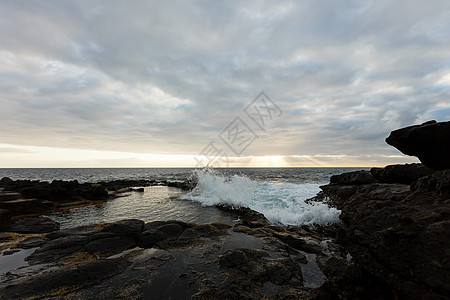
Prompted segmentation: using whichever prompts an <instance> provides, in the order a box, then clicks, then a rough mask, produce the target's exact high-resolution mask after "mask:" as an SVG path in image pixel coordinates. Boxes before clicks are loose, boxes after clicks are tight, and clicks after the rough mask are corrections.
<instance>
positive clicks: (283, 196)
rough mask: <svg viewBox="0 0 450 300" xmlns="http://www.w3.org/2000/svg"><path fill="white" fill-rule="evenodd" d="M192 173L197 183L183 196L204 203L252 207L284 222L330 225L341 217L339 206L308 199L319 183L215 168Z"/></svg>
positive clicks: (271, 218)
mask: <svg viewBox="0 0 450 300" xmlns="http://www.w3.org/2000/svg"><path fill="white" fill-rule="evenodd" d="M193 177H195V178H196V181H197V185H196V186H195V188H194V189H193V190H192V191H191V192H190V193H188V194H186V195H184V196H183V197H182V199H186V200H192V201H196V202H199V203H201V204H202V205H204V206H213V205H216V204H228V205H231V206H234V207H249V208H251V209H253V210H255V211H258V212H260V213H262V214H264V215H265V216H266V217H267V218H268V219H269V220H270V221H271V222H273V223H281V224H284V225H314V224H319V225H327V224H332V223H335V222H337V221H338V220H339V214H340V211H339V210H337V209H336V208H333V207H329V206H328V205H327V204H326V203H322V202H310V201H308V202H306V201H305V200H306V199H309V198H311V197H313V196H315V195H316V194H317V192H318V191H319V184H315V183H302V184H295V183H289V182H270V181H254V180H251V179H250V178H248V177H247V176H245V175H237V174H234V175H229V176H225V175H224V174H222V173H221V172H219V171H218V170H215V169H213V168H205V169H201V170H195V171H194V176H193Z"/></svg>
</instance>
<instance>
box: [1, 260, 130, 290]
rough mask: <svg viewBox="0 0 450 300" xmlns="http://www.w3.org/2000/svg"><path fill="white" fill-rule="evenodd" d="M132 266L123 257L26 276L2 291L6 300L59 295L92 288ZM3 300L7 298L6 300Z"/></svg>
mask: <svg viewBox="0 0 450 300" xmlns="http://www.w3.org/2000/svg"><path fill="white" fill-rule="evenodd" d="M128 265H129V263H128V262H127V261H125V260H123V259H121V258H116V259H102V260H95V261H91V262H87V263H81V264H79V265H76V266H73V267H67V268H62V269H57V270H54V271H47V272H44V273H42V274H39V275H35V276H32V277H25V278H22V280H18V281H17V282H16V283H15V284H13V285H10V286H8V287H6V288H5V289H4V290H2V294H3V297H5V298H4V299H23V298H28V297H32V298H35V297H36V296H39V298H41V297H46V296H53V297H55V296H57V297H58V296H59V297H58V298H60V297H62V295H64V294H65V293H67V292H70V291H71V290H74V289H80V288H83V287H88V286H91V285H93V284H95V283H99V282H101V281H103V280H105V279H108V278H110V277H112V276H114V275H116V274H119V273H121V272H123V271H124V270H125V269H126V268H127V267H128ZM2 299H3V298H2Z"/></svg>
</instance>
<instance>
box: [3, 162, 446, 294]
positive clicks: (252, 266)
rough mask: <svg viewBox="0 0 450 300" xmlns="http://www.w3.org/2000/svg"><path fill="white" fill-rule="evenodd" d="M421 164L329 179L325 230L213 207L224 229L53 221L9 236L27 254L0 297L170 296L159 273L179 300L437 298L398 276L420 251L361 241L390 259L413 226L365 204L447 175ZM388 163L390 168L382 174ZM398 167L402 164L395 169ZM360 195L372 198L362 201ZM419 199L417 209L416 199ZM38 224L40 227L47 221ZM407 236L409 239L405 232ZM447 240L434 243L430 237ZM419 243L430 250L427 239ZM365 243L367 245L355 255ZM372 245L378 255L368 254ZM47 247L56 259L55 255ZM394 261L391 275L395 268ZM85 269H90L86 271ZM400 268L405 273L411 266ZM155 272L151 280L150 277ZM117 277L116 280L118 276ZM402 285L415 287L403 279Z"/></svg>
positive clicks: (394, 198) (410, 195) (405, 195)
mask: <svg viewBox="0 0 450 300" xmlns="http://www.w3.org/2000/svg"><path fill="white" fill-rule="evenodd" d="M411 168H413V169H415V170H416V172H415V173H416V177H418V178H414V175H411V174H412V173H414V172H412V171H411ZM424 168H425V167H423V166H421V165H398V166H394V167H392V166H389V167H386V168H384V169H379V168H374V169H372V172H369V171H357V172H350V173H345V174H342V175H338V176H333V177H332V178H331V179H330V184H328V185H326V186H323V187H322V192H321V193H319V194H318V195H317V196H316V198H315V199H312V200H319V198H320V200H322V201H323V200H324V201H328V202H329V203H330V204H332V205H334V206H336V207H338V208H340V209H342V216H341V220H342V222H341V223H340V224H337V225H333V226H315V227H313V226H280V225H276V224H271V223H270V222H269V221H268V220H267V219H266V218H265V217H264V216H263V215H262V214H260V213H257V212H255V211H252V210H250V209H248V208H241V209H234V208H232V207H229V206H219V207H218V208H219V209H222V210H224V211H226V212H227V213H230V214H232V215H235V216H236V217H238V218H239V219H240V222H238V223H236V224H235V225H234V226H233V227H231V226H230V225H229V224H223V223H217V224H214V223H212V224H207V225H199V224H193V223H185V222H180V221H166V222H149V223H144V222H143V221H140V220H123V221H119V222H116V223H111V224H97V225H93V226H91V227H86V226H84V227H81V228H71V229H65V230H58V226H57V224H53V228H52V229H51V232H50V233H40V234H39V233H33V234H24V233H22V234H19V233H16V234H12V235H11V238H10V242H12V243H13V244H16V245H15V246H14V245H11V246H10V248H11V249H10V250H13V249H14V247H17V248H18V249H23V248H25V249H33V254H31V255H29V256H28V257H27V258H26V260H27V262H28V263H29V264H30V266H27V267H22V269H21V270H20V271H17V270H16V271H14V270H12V272H8V273H7V274H6V275H5V276H4V278H2V284H1V287H0V288H1V289H2V294H3V296H1V297H0V298H1V299H15V298H23V297H29V296H33V297H38V298H39V297H44V298H46V297H60V296H84V297H88V298H92V297H94V298H95V297H98V296H100V294H101V293H103V294H102V295H110V296H111V295H114V294H116V293H118V292H119V290H120V291H121V293H122V294H123V295H124V297H125V296H126V297H128V296H133V297H138V298H139V297H143V298H145V297H146V295H147V296H148V295H150V293H152V295H155V294H154V293H157V295H159V296H161V297H162V298H164V297H169V296H170V295H169V294H167V290H166V289H161V288H157V287H156V285H157V284H161V280H162V279H163V278H166V279H165V280H168V279H167V278H168V277H170V282H171V284H173V285H174V286H177V287H178V288H177V289H175V290H172V291H171V292H172V293H174V294H171V296H174V295H175V294H177V295H182V294H183V293H185V294H183V295H184V298H190V297H192V298H193V299H205V298H206V299H211V298H216V297H225V298H230V299H234V298H237V297H238V296H239V297H243V298H246V299H260V298H262V297H263V296H269V295H272V296H271V297H275V298H276V299H284V298H289V297H295V299H303V298H311V299H332V298H333V295H336V293H337V294H338V295H341V296H342V297H354V296H355V295H357V296H358V297H364V298H366V299H389V298H392V299H394V298H395V297H397V298H400V299H402V298H405V299H406V298H409V297H411V295H413V294H417V293H419V294H420V295H426V296H427V297H428V296H429V297H437V296H442V295H445V294H442V293H441V292H440V291H443V292H446V291H445V288H446V287H445V285H443V286H442V285H441V286H436V287H433V286H430V284H429V283H428V282H427V278H428V277H429V276H431V275H432V274H428V273H426V274H427V278H411V279H410V280H408V277H405V274H402V273H401V272H404V271H403V269H405V268H408V267H407V266H408V265H410V264H411V260H412V259H422V260H423V257H424V255H423V254H421V255H420V256H417V255H416V256H417V257H414V256H411V254H410V253H408V249H410V248H408V247H404V244H399V247H397V248H395V251H394V252H398V255H397V256H396V257H395V259H394V258H392V259H390V260H387V261H386V260H381V261H380V260H379V259H378V257H379V255H380V253H383V251H386V252H387V251H388V249H384V248H382V247H378V248H377V247H376V245H374V244H370V243H375V242H379V239H380V235H381V236H382V238H384V239H385V240H386V239H387V241H388V242H390V243H391V244H390V245H389V247H391V248H390V249H389V252H388V253H389V256H392V251H393V249H394V248H392V247H393V245H392V243H394V244H395V243H400V240H399V239H398V236H400V237H402V238H403V239H405V236H406V239H408V238H409V236H408V234H407V233H408V230H407V229H405V226H408V224H406V225H405V224H404V223H405V222H406V223H408V222H410V223H411V224H416V220H412V221H405V220H407V219H408V216H407V215H405V214H403V216H402V217H401V218H400V217H398V216H396V217H394V216H392V217H391V216H385V218H380V220H379V222H376V218H377V217H379V216H377V215H376V213H377V212H376V210H377V209H379V207H377V206H376V205H375V206H373V207H372V206H371V205H372V204H371V202H370V201H373V202H375V203H377V205H379V203H380V201H381V202H382V203H383V207H384V208H386V207H390V209H395V210H398V209H400V207H402V206H401V205H403V204H402V201H404V200H405V199H408V200H407V201H409V202H411V201H415V200H414V199H415V198H417V197H419V200H421V201H422V202H423V199H422V198H420V197H423V194H424V189H427V190H426V191H428V193H430V187H429V186H425V185H424V184H423V183H422V184H418V183H417V182H418V181H419V182H426V181H427V180H428V181H430V180H431V179H433V178H441V179H442V180H441V181H444V182H445V180H447V179H445V178H447V177H448V176H450V175H449V172H448V171H446V170H444V171H429V170H427V172H425V173H424V172H423V169H424ZM392 169H394V170H395V171H390V172H387V170H392ZM405 169H408V170H407V171H406V172H405ZM383 171H384V173H383ZM386 173H389V174H390V175H386ZM401 173H407V174H410V177H411V176H413V178H412V179H411V178H409V179H407V180H409V181H411V180H413V181H412V182H410V184H408V183H404V182H402V183H396V182H395V181H398V178H403V179H402V180H403V181H404V180H406V179H405V178H404V177H401V176H400V177H399V176H398V174H401ZM381 174H384V175H381ZM392 174H395V175H392ZM374 175H375V176H374ZM422 175H423V176H422ZM430 178H431V179H430ZM402 180H401V181H402ZM393 181H394V182H393ZM388 182H389V183H388ZM60 184H62V183H60ZM128 184H130V182H127V184H126V185H128ZM140 184H141V182H140ZM411 186H414V188H410V187H411ZM117 188H118V189H117V190H120V189H123V188H124V187H123V185H120V187H119V185H117ZM126 189H127V188H126ZM442 191H444V192H445V189H443V188H442V186H440V189H437V190H436V191H433V192H435V194H436V195H437V196H438V198H436V195H435V194H433V197H435V198H436V199H444V198H445V195H447V194H445V193H444V194H442ZM368 197H369V198H371V199H372V200H370V201H368ZM350 199H351V201H350V202H349V200H350ZM362 199H364V200H362ZM440 204H441V203H439V205H440ZM420 205H422V206H426V205H425V204H423V203H422V204H420ZM437 205H438V204H436V203H433V204H431V206H430V207H428V209H433V208H438V206H437ZM403 206H404V205H403ZM422 206H421V207H422ZM440 208H442V207H440ZM383 214H384V212H383ZM396 214H398V212H397V211H396ZM368 215H373V217H372V218H370V224H368V223H367V222H365V223H364V222H362V220H365V218H367V216H368ZM374 218H375V219H374ZM386 220H389V221H390V222H387V221H386ZM41 221H43V224H44V225H45V226H47V228H48V227H49V223H48V222H49V221H48V220H41ZM440 221H444V220H440ZM436 222H437V221H436V220H435V222H434V223H432V224H435V223H436ZM383 223H385V224H383ZM437 223H439V222H437ZM37 224H38V223H35V224H34V225H33V226H32V227H33V228H34V229H36V228H37V227H39V225H37ZM377 224H378V225H377ZM432 224H430V226H433V225H432ZM395 225H397V226H399V230H397V231H395V230H394V231H393V229H392V228H395ZM365 226H366V227H365ZM367 226H368V227H367ZM376 226H379V227H377V230H373V231H372V232H370V229H371V228H372V227H376ZM411 226H412V225H411ZM50 227H51V226H50ZM428 227H429V226H428ZM428 227H424V228H428ZM380 228H381V229H380ZM383 228H385V229H383ZM400 229H401V230H400ZM47 230H48V229H47ZM417 231H418V229H417V228H415V231H414V232H415V234H413V235H414V236H418V235H419V236H420V238H423V236H422V234H421V233H420V232H417ZM392 232H395V233H392ZM405 232H406V233H405ZM399 234H400V235H399ZM402 234H403V235H402ZM423 234H428V232H424V233H423ZM440 234H441V236H440V238H444V237H443V236H442V235H445V234H447V233H446V232H440ZM8 235H9V233H3V234H2V239H1V240H2V241H3V245H5V244H7V241H8V237H7V236H8ZM447 235H448V234H447ZM411 238H413V240H414V238H415V237H411ZM448 240H449V239H443V240H440V241H439V243H446V241H448ZM19 241H20V242H19ZM414 241H416V240H414ZM428 242H430V241H428ZM402 243H405V241H403V242H402ZM447 243H448V242H447ZM74 245H77V246H76V247H75V246H74ZM80 245H81V247H80ZM364 245H366V246H364ZM429 245H430V247H431V246H435V245H434V244H433V243H431V244H430V243H429ZM367 246H369V247H370V249H372V250H371V251H369V252H367V249H366V251H364V249H365V248H364V247H367ZM21 247H22V248H21ZM361 248H362V249H361ZM433 248H434V247H433ZM421 250H422V251H428V252H424V253H430V251H432V250H431V249H421ZM20 251H28V252H27V253H29V252H30V250H20ZM20 251H19V252H20ZM372 251H378V252H379V253H378V254H377V255H375V254H373V255H372ZM56 253H57V254H58V255H56V256H55V254H56ZM416 254H417V253H416ZM437 254H439V253H437ZM12 255H14V253H13V254H12ZM16 255H17V254H16ZM405 255H408V260H409V261H408V262H405V261H401V260H400V258H401V257H402V256H405ZM187 257H191V258H187ZM192 257H195V259H194V258H192ZM430 257H431V258H432V259H433V260H436V259H440V258H439V257H438V256H436V254H435V253H433V256H430ZM431 258H430V259H431ZM444 258H445V257H444ZM180 260H181V261H183V263H181V262H180ZM397 260H398V261H397ZM155 261H156V262H158V263H155ZM392 262H395V263H393V264H392ZM386 263H390V264H389V265H386ZM430 263H431V262H430ZM110 264H112V265H113V266H114V268H113V269H108V266H109V265H110ZM36 266H37V267H36ZM293 266H294V267H293ZM395 267H398V268H399V271H395ZM93 268H95V270H97V271H95V272H94V273H93V274H92V273H91V272H93V271H92V270H93ZM135 268H138V269H140V270H141V269H145V270H147V269H151V270H152V272H150V273H149V272H148V271H142V270H141V271H139V272H137V273H136V272H135V271H134V269H135ZM393 268H394V269H393ZM442 268H444V269H442V270H441V269H439V267H437V269H436V268H434V269H432V270H430V271H429V272H433V274H434V277H439V276H444V275H445V267H444V266H442ZM79 270H84V271H82V272H85V274H84V275H83V276H81V279H80V278H77V277H76V276H75V277H74V272H79ZM100 270H102V271H101V272H100ZM386 270H389V273H386V272H387V271H386ZM407 271H408V272H409V273H411V272H412V273H413V274H414V273H415V272H414V269H413V267H410V268H409V269H408V270H407ZM420 271H421V272H425V271H426V270H420ZM15 272H17V273H15ZM155 272H156V273H157V274H159V275H158V276H159V277H158V276H155ZM173 272H175V273H173ZM443 272H444V273H443ZM99 273H102V274H108V275H101V274H99ZM77 274H78V273H77ZM406 274H408V273H406ZM175 275H176V276H175ZM55 276H57V277H58V278H65V277H67V279H64V280H61V281H60V283H58V284H56V283H54V282H53V281H52V278H55ZM119 277H120V278H126V279H125V280H124V281H123V282H118V281H117V278H119ZM87 278H95V280H93V281H91V280H87ZM139 278H140V279H142V278H152V280H153V281H151V282H150V280H147V281H146V283H145V284H143V283H142V282H141V283H139V284H138V283H136V282H140V281H139V280H138V279H139ZM441 278H445V277H441ZM436 280H437V279H436ZM421 281H422V282H423V285H418V284H417V282H421ZM411 282H414V283H415V284H414V285H411ZM436 282H439V281H436ZM132 283H133V284H132ZM105 287H108V292H107V293H106V292H105V291H104V290H103V288H105ZM124 291H127V292H126V293H125V292H124ZM105 293H106V294H105ZM108 293H110V294H108ZM124 293H125V294H124ZM158 293H159V294H158ZM180 293H181V294H180ZM5 297H6V298H5ZM181 298H183V297H181Z"/></svg>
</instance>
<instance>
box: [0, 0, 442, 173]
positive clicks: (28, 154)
mask: <svg viewBox="0 0 450 300" xmlns="http://www.w3.org/2000/svg"><path fill="white" fill-rule="evenodd" d="M262 92H263V94H261V93H262ZM433 119H434V120H437V121H447V120H450V1H448V0H442V1H440V0H430V1H419V0H410V1H405V0H399V1H386V0H378V1H359V0H354V1H334V0H323V1H317V0H305V1H283V0H281V1H234V0H231V1H206V0H203V1H186V0H183V1H171V0H170V1H169V0H165V1H133V2H130V1H115V0H112V1H92V0H89V1H87V0H86V1H71V0H69V1H51V0H48V1H16V0H11V1H9V0H1V1H0V168H1V167H4V168H6V167H193V166H200V165H203V164H213V165H216V166H230V167H233V166H242V167H258V166H260V167H326V166H330V167H331V166H349V167H350V166H353V167H354V166H361V167H369V166H384V165H387V164H393V163H407V162H417V161H418V160H417V159H416V158H414V157H408V156H404V155H403V154H402V153H400V152H399V151H398V150H396V149H395V148H393V147H391V146H389V145H387V144H386V143H385V141H384V139H385V138H386V137H387V136H388V135H389V133H390V131H392V130H395V129H398V128H401V127H405V126H409V125H413V124H420V123H422V122H425V121H428V120H433Z"/></svg>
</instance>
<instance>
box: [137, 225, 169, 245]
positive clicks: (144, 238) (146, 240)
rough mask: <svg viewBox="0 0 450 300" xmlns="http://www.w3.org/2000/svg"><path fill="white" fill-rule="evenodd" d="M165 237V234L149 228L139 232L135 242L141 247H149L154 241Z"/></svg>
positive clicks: (156, 241)
mask: <svg viewBox="0 0 450 300" xmlns="http://www.w3.org/2000/svg"><path fill="white" fill-rule="evenodd" d="M165 239H167V235H166V234H165V233H163V232H161V231H159V230H156V229H149V230H146V231H144V232H142V233H141V234H139V236H138V238H137V244H138V246H139V247H142V248H151V247H153V246H154V245H155V244H156V243H158V242H160V241H163V240H165Z"/></svg>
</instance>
